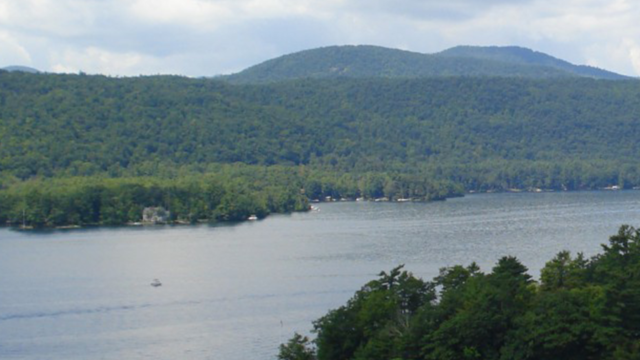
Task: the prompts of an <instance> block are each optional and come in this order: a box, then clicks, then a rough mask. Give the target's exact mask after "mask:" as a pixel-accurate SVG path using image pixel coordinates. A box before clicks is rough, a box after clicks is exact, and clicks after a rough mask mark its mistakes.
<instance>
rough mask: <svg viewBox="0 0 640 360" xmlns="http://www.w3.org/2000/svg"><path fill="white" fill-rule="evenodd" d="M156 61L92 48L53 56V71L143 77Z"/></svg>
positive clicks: (130, 54)
mask: <svg viewBox="0 0 640 360" xmlns="http://www.w3.org/2000/svg"><path fill="white" fill-rule="evenodd" d="M155 62H156V59H153V58H149V57H145V56H142V55H140V54H136V53H124V54H119V53H113V52H109V51H106V50H104V49H99V48H94V47H90V48H87V49H83V50H82V51H77V50H72V49H70V50H66V51H64V52H62V53H61V54H54V55H53V63H52V70H53V71H55V72H63V73H77V72H80V71H82V72H86V73H89V74H120V75H141V74H145V73H147V71H144V70H145V69H146V68H148V67H152V66H153V65H154V63H155Z"/></svg>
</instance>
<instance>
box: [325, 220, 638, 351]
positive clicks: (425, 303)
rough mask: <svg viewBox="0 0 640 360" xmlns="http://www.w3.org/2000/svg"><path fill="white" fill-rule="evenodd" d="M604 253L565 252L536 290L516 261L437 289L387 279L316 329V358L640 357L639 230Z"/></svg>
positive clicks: (446, 276) (460, 275)
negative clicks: (586, 256)
mask: <svg viewBox="0 0 640 360" xmlns="http://www.w3.org/2000/svg"><path fill="white" fill-rule="evenodd" d="M603 250H604V252H603V253H602V254H600V255H597V256H594V257H592V258H590V259H586V258H584V256H583V255H581V254H579V255H578V256H576V257H572V256H571V254H570V253H569V252H566V251H564V252H561V253H559V254H558V255H557V256H556V257H555V258H554V259H552V260H551V261H549V262H548V263H547V264H546V265H545V267H544V268H543V269H542V275H541V281H540V282H539V283H538V282H535V281H533V280H532V279H531V277H530V276H529V275H528V274H527V268H526V267H525V266H523V265H522V264H521V263H520V262H519V261H518V260H517V259H516V258H513V257H504V258H502V259H500V260H499V261H498V263H497V264H496V266H495V267H494V268H493V269H492V272H491V273H489V274H484V273H482V272H480V270H479V268H478V267H477V266H476V265H475V264H472V265H470V266H469V267H466V268H465V267H462V266H454V267H450V268H444V269H442V270H441V273H440V275H439V276H438V277H436V278H435V279H434V281H433V282H424V281H422V280H420V279H417V278H415V277H413V276H412V275H411V274H410V273H407V272H406V271H401V267H398V268H396V269H393V270H392V271H391V272H390V273H389V274H387V273H384V272H383V273H381V274H380V277H379V278H378V279H377V280H374V281H372V282H370V283H368V284H367V285H365V286H364V287H363V288H362V289H361V290H359V291H358V292H356V294H355V295H354V296H353V297H352V298H351V299H350V300H349V301H348V302H347V304H346V305H344V306H342V307H340V308H338V309H335V310H332V311H330V312H329V313H328V314H327V315H325V316H324V317H322V318H320V319H319V320H318V321H316V322H315V323H314V329H315V332H316V334H317V337H316V339H315V340H314V343H315V345H316V346H317V357H316V358H317V359H320V360H324V359H337V360H349V359H405V360H409V359H430V360H431V359H432V360H444V359H450V360H454V359H455V360H459V359H486V360H492V359H495V360H498V359H500V360H506V359H509V360H525V359H526V360H529V359H530V360H534V359H567V360H572V359H575V360H578V359H594V360H595V359H637V358H638V355H640V328H639V325H638V324H640V319H639V317H640V307H639V304H640V231H638V230H636V229H634V228H631V227H628V226H623V227H621V228H620V231H619V232H618V234H617V235H615V236H612V237H611V238H610V240H609V244H608V245H603ZM436 289H439V292H438V293H436ZM408 299H411V300H410V301H409V300H408Z"/></svg>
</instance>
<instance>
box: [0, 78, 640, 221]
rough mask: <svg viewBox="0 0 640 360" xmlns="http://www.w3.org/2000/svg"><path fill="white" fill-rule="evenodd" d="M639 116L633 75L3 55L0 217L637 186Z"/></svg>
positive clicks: (188, 211) (127, 215) (128, 214)
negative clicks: (304, 76) (421, 72)
mask: <svg viewBox="0 0 640 360" xmlns="http://www.w3.org/2000/svg"><path fill="white" fill-rule="evenodd" d="M639 117H640V87H639V86H638V82H637V81H636V80H625V81H605V80H593V79H585V78H576V77H571V78H561V79H544V80H540V79H523V78H515V79H514V78H483V77H480V78H464V77H449V78H442V77H441V78H425V79H384V78H383V79H323V80H313V79H310V80H299V81H289V82H283V83H274V84H263V85H232V84H228V83H226V82H223V81H215V80H210V79H189V78H184V77H175V76H152V77H139V78H109V77H104V76H87V75H83V74H80V75H54V74H28V73H21V72H4V71H0V138H1V139H2V141H1V142H0V189H1V188H4V189H5V190H4V191H0V221H9V222H13V223H15V222H16V221H19V220H20V218H21V216H22V217H23V216H24V211H25V209H27V208H30V209H39V210H38V212H34V213H33V214H31V217H30V219H32V220H31V221H32V223H34V224H45V225H48V224H60V223H63V224H64V223H65V222H68V221H71V220H69V218H67V217H60V216H58V215H60V214H61V213H63V214H64V213H70V210H69V211H67V210H65V211H61V210H60V209H63V208H64V209H75V208H77V207H78V206H80V204H84V205H82V206H87V207H90V206H94V207H96V208H100V209H101V208H102V207H103V206H107V207H106V208H105V209H110V208H109V207H108V206H111V205H109V204H111V203H112V202H113V201H116V200H113V198H111V197H107V198H104V196H111V195H108V194H117V193H119V192H123V193H132V194H133V193H135V194H137V195H135V199H134V200H126V199H120V200H118V201H116V203H117V204H119V205H118V206H119V207H118V209H120V212H118V214H117V216H115V215H114V216H112V215H109V213H105V214H102V213H100V211H98V210H96V212H95V213H100V214H101V215H100V216H98V218H99V219H100V221H99V223H114V222H117V221H116V220H113V219H128V221H135V220H136V216H138V215H136V214H139V213H140V211H139V210H140V209H141V208H142V207H144V206H151V205H154V204H149V202H150V201H151V200H152V199H155V201H156V202H157V201H159V200H158V199H163V200H162V201H164V203H163V204H164V205H167V206H169V205H170V204H172V203H173V202H174V201H175V199H176V197H175V195H172V194H175V193H182V194H183V195H184V196H185V197H186V198H187V199H190V200H189V201H188V204H190V205H184V207H183V208H182V209H183V210H181V212H180V213H179V214H181V215H180V216H182V218H183V219H185V218H186V219H189V220H190V221H193V220H194V219H198V218H200V217H201V216H204V217H206V218H220V219H232V218H241V217H243V216H247V215H248V214H250V211H252V210H251V209H263V210H260V213H263V214H266V213H268V212H270V211H281V210H277V209H285V210H287V211H288V210H292V209H299V208H300V207H301V206H302V205H301V204H304V201H302V200H301V199H299V197H301V196H302V197H306V198H309V199H319V198H323V197H325V196H332V197H334V198H340V197H346V198H355V197H367V198H381V197H387V198H389V199H399V198H412V199H421V200H431V199H443V198H446V197H450V196H455V195H460V194H461V193H462V191H463V190H467V191H492V190H507V189H514V188H517V189H523V190H527V189H529V190H531V189H537V188H540V189H557V190H561V189H565V190H572V189H594V188H601V187H605V186H611V185H619V186H621V187H623V188H631V187H634V186H640V171H638V165H639V164H638V159H640V143H639V142H638V141H637V139H639V138H640V119H639ZM225 164H226V165H225ZM276 165H277V166H276ZM265 171H266V172H267V173H265ZM198 174H212V175H211V178H212V179H215V181H216V182H217V183H218V184H219V185H217V186H218V187H217V189H218V190H216V191H215V192H214V193H215V194H219V193H225V194H228V195H227V198H230V199H238V201H240V200H241V199H246V198H247V197H243V196H244V195H243V194H253V195H251V196H249V195H247V196H249V197H248V198H251V199H254V200H253V202H252V201H245V203H244V205H239V204H236V203H233V205H227V206H224V207H221V206H223V204H222V203H221V202H220V201H221V199H222V197H219V196H218V197H215V198H214V199H217V200H215V201H214V200H212V199H210V198H207V197H206V196H207V195H206V194H207V193H208V192H207V191H209V190H207V191H205V190H203V189H208V187H207V186H208V185H207V184H204V183H201V182H198V181H195V182H194V181H191V180H189V181H186V180H185V181H183V180H180V179H191V178H196V179H197V177H198ZM221 174H223V175H221ZM265 174H271V175H269V176H266V175H265ZM68 177H73V178H77V179H76V180H73V181H71V182H70V183H71V184H76V185H74V186H72V187H71V188H69V187H68V186H67V184H69V183H65V182H64V181H58V180H56V181H52V182H50V183H48V180H47V179H48V178H68ZM82 177H92V178H97V179H103V178H105V177H109V178H132V179H137V180H131V181H124V180H123V182H115V183H114V182H109V183H102V180H96V181H93V180H91V181H85V180H82V179H81V178H82ZM149 177H152V179H151V180H148V179H147V178H149ZM34 178H35V180H30V179H34ZM162 179H174V180H172V181H176V182H175V183H174V182H168V183H166V182H163V181H165V180H162ZM175 179H177V180H175ZM233 179H238V180H237V181H238V183H237V184H235V185H233V186H229V184H227V183H231V184H233V183H234V182H235V180H233ZM264 179H269V181H266V182H265V181H264ZM21 181H29V182H30V183H31V185H28V186H27V185H24V186H23V185H21V184H20V182H21ZM114 181H115V180H114ZM132 181H133V183H131V182H132ZM181 184H187V185H184V187H183V185H181ZM129 188H133V189H136V190H135V191H134V190H126V189H129ZM114 189H115V190H114ZM117 189H120V190H117ZM123 189H125V190H123ZM72 190H73V191H72ZM33 192H35V193H37V194H39V195H38V196H33V197H30V196H29V195H28V194H31V193H33ZM258 193H260V194H261V195H259V196H257V195H255V194H258ZM114 196H115V195H114ZM203 196H204V197H203ZM70 199H80V200H77V201H76V200H73V201H71V200H70ZM150 199H151V200H150ZM172 199H173V200H172ZM125 200H126V201H125ZM256 202H259V204H262V205H260V206H258V207H256V206H254V205H256ZM34 204H35V205H34ZM74 204H75V205H74ZM90 204H93V205H90ZM198 204H200V205H198ZM278 204H286V206H285V205H278ZM156 205H157V204H156ZM171 206H172V207H177V208H179V207H178V206H177V205H175V204H173V205H171ZM237 206H242V211H236V210H234V209H236V207H237ZM54 209H57V210H58V211H54ZM34 211H35V210H34ZM105 211H106V210H105ZM109 211H110V210H109ZM253 211H257V210H253ZM234 213H236V214H241V215H233V214H234ZM96 216H97V215H96ZM56 219H57V220H56ZM93 220H95V217H94V218H93Z"/></svg>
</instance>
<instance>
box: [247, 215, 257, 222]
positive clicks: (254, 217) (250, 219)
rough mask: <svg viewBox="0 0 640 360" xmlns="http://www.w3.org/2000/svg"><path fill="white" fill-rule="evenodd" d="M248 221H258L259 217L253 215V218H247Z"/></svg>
mask: <svg viewBox="0 0 640 360" xmlns="http://www.w3.org/2000/svg"><path fill="white" fill-rule="evenodd" d="M247 220H249V221H256V220H258V217H257V216H255V215H251V216H249V217H248V218H247Z"/></svg>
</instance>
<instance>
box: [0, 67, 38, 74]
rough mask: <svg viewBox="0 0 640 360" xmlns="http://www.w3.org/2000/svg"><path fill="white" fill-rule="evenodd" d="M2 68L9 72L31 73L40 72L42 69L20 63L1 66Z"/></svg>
mask: <svg viewBox="0 0 640 360" xmlns="http://www.w3.org/2000/svg"><path fill="white" fill-rule="evenodd" d="M0 70H4V71H9V72H25V73H31V74H38V73H40V71H39V70H37V69H34V68H32V67H28V66H20V65H12V66H6V67H3V68H1V69H0Z"/></svg>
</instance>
